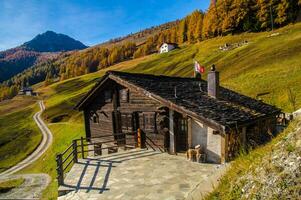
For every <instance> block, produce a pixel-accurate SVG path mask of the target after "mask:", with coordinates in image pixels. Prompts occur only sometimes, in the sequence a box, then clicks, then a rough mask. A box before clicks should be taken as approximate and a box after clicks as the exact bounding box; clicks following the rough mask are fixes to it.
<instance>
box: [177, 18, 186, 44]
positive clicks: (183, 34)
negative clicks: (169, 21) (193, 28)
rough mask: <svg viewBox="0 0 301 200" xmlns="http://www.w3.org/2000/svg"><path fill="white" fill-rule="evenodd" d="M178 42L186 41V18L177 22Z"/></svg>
mask: <svg viewBox="0 0 301 200" xmlns="http://www.w3.org/2000/svg"><path fill="white" fill-rule="evenodd" d="M178 35H179V40H178V42H179V43H184V42H186V41H187V19H183V20H181V22H180V24H179V34H178Z"/></svg>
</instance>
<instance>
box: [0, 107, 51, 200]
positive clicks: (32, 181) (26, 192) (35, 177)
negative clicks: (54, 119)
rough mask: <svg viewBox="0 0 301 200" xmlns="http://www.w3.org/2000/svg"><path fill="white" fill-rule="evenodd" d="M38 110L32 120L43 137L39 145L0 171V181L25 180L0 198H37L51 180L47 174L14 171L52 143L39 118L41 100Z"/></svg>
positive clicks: (33, 160) (37, 156)
mask: <svg viewBox="0 0 301 200" xmlns="http://www.w3.org/2000/svg"><path fill="white" fill-rule="evenodd" d="M39 106H40V111H39V112H37V113H35V114H34V116H33V119H34V121H35V122H36V124H37V125H38V127H39V128H40V130H41V132H42V135H43V138H42V141H41V142H40V144H39V146H38V147H37V148H36V150H35V151H34V152H32V153H31V154H30V155H29V156H28V157H27V158H25V159H24V160H23V161H21V162H19V163H18V164H17V165H15V166H13V167H11V168H9V169H8V170H6V171H4V172H2V173H0V182H4V181H8V180H11V179H16V178H24V179H25V181H24V183H23V184H22V185H20V186H19V187H17V188H14V189H12V190H11V191H9V192H7V193H2V194H1V193H0V199H39V198H40V197H41V195H42V191H43V190H44V189H45V188H46V187H47V185H48V184H49V183H50V181H51V177H50V176H49V175H48V174H43V173H40V174H19V175H13V174H14V173H16V172H18V171H20V170H21V169H24V168H25V167H27V166H28V165H30V164H32V163H33V162H35V161H36V160H37V159H38V158H40V157H41V155H43V153H45V151H46V150H47V149H48V148H49V146H50V145H51V143H52V140H53V138H52V134H51V131H50V130H49V129H48V127H47V125H46V124H45V123H44V121H43V120H42V118H41V115H42V113H43V111H44V110H45V106H44V103H43V101H39Z"/></svg>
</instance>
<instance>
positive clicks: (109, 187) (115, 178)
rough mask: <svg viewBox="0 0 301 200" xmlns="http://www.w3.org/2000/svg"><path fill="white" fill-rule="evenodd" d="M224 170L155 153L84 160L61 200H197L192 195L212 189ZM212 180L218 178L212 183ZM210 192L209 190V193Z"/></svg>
mask: <svg viewBox="0 0 301 200" xmlns="http://www.w3.org/2000/svg"><path fill="white" fill-rule="evenodd" d="M224 168H225V167H224V166H222V165H215V164H200V163H194V162H190V161H187V160H186V158H185V157H183V156H175V155H169V154H167V153H161V152H157V151H152V150H140V149H135V150H129V151H124V152H121V153H115V154H111V155H107V156H102V157H99V158H98V159H81V160H79V163H77V164H75V165H74V166H73V167H72V169H71V171H70V172H69V173H68V175H67V177H66V179H65V186H64V187H60V188H59V190H64V189H68V188H69V189H70V190H74V192H71V193H70V194H67V195H65V196H62V197H59V199H77V198H78V199H111V200H117V199H122V200H126V199H133V200H135V199H145V200H154V199H166V200H176V199H186V198H188V197H189V198H190V199H193V198H192V196H193V195H191V194H190V193H191V192H192V191H195V190H196V189H197V190H198V194H199V193H200V192H199V190H202V188H204V189H205V191H207V190H208V187H212V181H216V179H217V178H218V177H219V176H217V177H215V176H214V175H218V174H220V173H221V171H223V170H224ZM212 177H215V178H214V179H212ZM206 188H207V190H206Z"/></svg>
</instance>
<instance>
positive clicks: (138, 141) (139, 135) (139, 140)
mask: <svg viewBox="0 0 301 200" xmlns="http://www.w3.org/2000/svg"><path fill="white" fill-rule="evenodd" d="M137 144H138V147H139V148H141V129H140V128H138V130H137Z"/></svg>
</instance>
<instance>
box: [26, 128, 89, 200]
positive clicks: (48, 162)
mask: <svg viewBox="0 0 301 200" xmlns="http://www.w3.org/2000/svg"><path fill="white" fill-rule="evenodd" d="M48 127H49V129H50V130H51V132H52V133H53V137H54V141H53V144H52V145H51V147H50V148H49V149H48V150H47V151H46V153H45V154H43V155H42V156H41V157H40V158H39V159H38V160H37V161H36V162H35V163H34V164H33V165H30V166H29V167H27V168H26V169H24V170H22V173H47V174H49V175H50V176H51V178H52V182H51V183H50V185H49V186H48V187H47V189H46V190H45V191H44V193H43V199H57V185H58V184H57V180H56V176H57V174H56V161H55V157H56V154H57V153H61V152H62V151H64V150H65V149H66V148H67V147H68V146H69V145H70V144H71V141H72V140H73V139H76V138H79V137H81V136H83V135H84V127H83V124H78V123H68V122H66V123H56V124H49V125H48Z"/></svg>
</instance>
